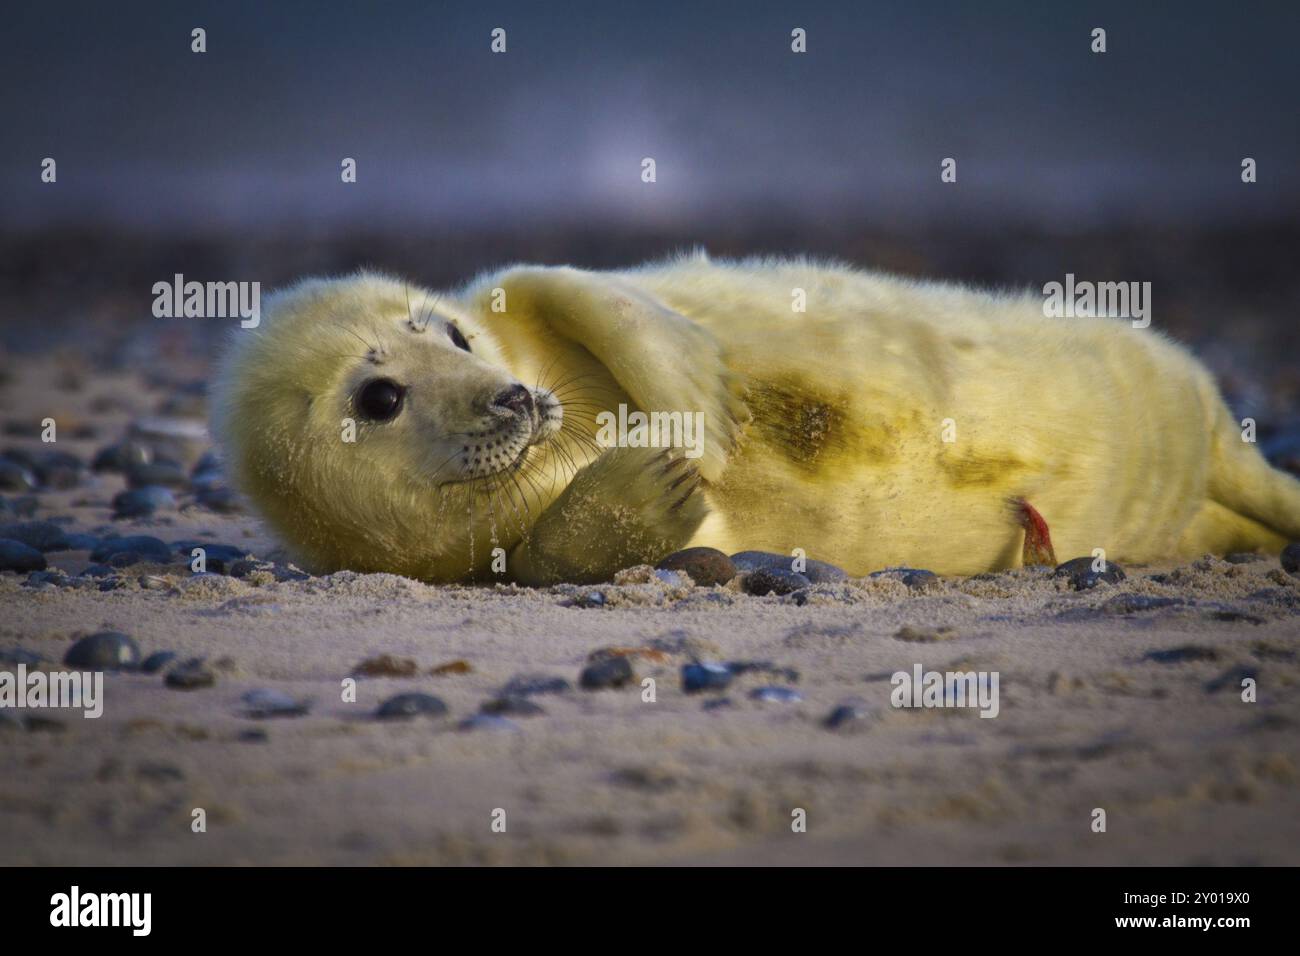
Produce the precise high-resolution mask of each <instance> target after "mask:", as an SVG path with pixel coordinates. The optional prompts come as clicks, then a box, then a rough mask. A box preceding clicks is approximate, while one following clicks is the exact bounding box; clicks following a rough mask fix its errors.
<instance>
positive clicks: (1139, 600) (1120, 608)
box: [1101, 594, 1187, 614]
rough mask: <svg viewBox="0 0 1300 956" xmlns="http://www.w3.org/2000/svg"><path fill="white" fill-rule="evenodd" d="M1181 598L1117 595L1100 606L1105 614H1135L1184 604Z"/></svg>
mask: <svg viewBox="0 0 1300 956" xmlns="http://www.w3.org/2000/svg"><path fill="white" fill-rule="evenodd" d="M1185 603H1187V602H1185V601H1184V600H1183V599H1182V598H1175V597H1152V596H1151V595H1149V594H1117V595H1115V596H1114V597H1113V598H1111V599H1110V600H1109V601H1107V602H1106V603H1105V604H1103V605H1102V606H1101V609H1102V611H1104V612H1105V613H1107V614H1136V613H1137V612H1138V611H1155V610H1158V609H1160V608H1163V607H1177V606H1179V605H1182V604H1185Z"/></svg>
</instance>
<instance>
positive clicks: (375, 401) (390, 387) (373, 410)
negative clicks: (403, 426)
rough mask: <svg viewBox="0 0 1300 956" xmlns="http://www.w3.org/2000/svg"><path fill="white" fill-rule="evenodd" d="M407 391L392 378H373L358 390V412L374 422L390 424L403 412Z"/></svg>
mask: <svg viewBox="0 0 1300 956" xmlns="http://www.w3.org/2000/svg"><path fill="white" fill-rule="evenodd" d="M405 397H406V389H404V388H402V386H400V385H398V384H397V383H396V382H394V381H393V380H392V379H391V378H372V379H371V380H370V381H368V382H366V383H365V384H364V385H362V386H361V387H360V388H359V389H357V396H356V406H357V411H358V412H359V413H360V414H361V416H362V417H363V418H366V419H367V420H369V421H372V422H388V421H392V420H393V419H394V418H396V417H397V414H398V412H400V411H401V410H402V399H403V398H405Z"/></svg>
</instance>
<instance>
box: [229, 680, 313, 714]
mask: <svg viewBox="0 0 1300 956" xmlns="http://www.w3.org/2000/svg"><path fill="white" fill-rule="evenodd" d="M240 701H242V702H243V704H244V713H245V714H246V715H247V716H249V717H256V718H259V719H264V718H268V717H301V716H303V715H304V714H307V713H309V712H310V711H311V701H309V700H297V699H296V698H293V697H290V696H289V695H288V694H285V693H282V692H280V691H278V690H268V689H266V688H261V687H259V688H256V689H255V690H250V691H249V692H248V693H246V694H244V696H243V697H241V698H240Z"/></svg>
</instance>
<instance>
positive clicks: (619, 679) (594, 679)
mask: <svg viewBox="0 0 1300 956" xmlns="http://www.w3.org/2000/svg"><path fill="white" fill-rule="evenodd" d="M635 679H636V674H635V673H633V671H632V662H631V661H629V660H628V659H627V658H626V657H611V658H609V659H608V660H603V661H598V662H597V663H595V664H589V665H588V666H586V667H584V668H583V669H582V676H581V677H580V678H579V679H578V683H579V684H580V685H581V686H582V689H583V690H605V689H607V688H613V687H622V686H623V685H624V684H628V683H630V682H631V681H633V680H635Z"/></svg>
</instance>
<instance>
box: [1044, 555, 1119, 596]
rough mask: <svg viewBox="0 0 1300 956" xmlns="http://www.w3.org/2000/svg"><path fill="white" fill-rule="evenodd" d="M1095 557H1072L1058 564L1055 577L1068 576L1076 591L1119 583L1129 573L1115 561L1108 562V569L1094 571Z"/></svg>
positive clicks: (1053, 573) (1054, 573) (1071, 585)
mask: <svg viewBox="0 0 1300 956" xmlns="http://www.w3.org/2000/svg"><path fill="white" fill-rule="evenodd" d="M1095 560H1096V559H1095V558H1090V557H1089V558H1072V559H1070V560H1069V561H1066V562H1065V563H1064V564H1060V565H1057V567H1056V570H1055V571H1053V572H1052V575H1053V577H1058V578H1066V579H1068V580H1069V582H1070V587H1072V588H1074V589H1075V590H1076V591H1087V590H1090V589H1092V588H1095V587H1096V586H1097V585H1098V584H1119V582H1121V581H1123V580H1124V579H1125V578H1126V577H1127V575H1126V574H1125V573H1124V569H1123V568H1121V567H1120V566H1119V565H1118V564H1116V563H1115V562H1114V561H1107V562H1106V570H1104V571H1094V570H1093V569H1092V563H1093V561H1095Z"/></svg>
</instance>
